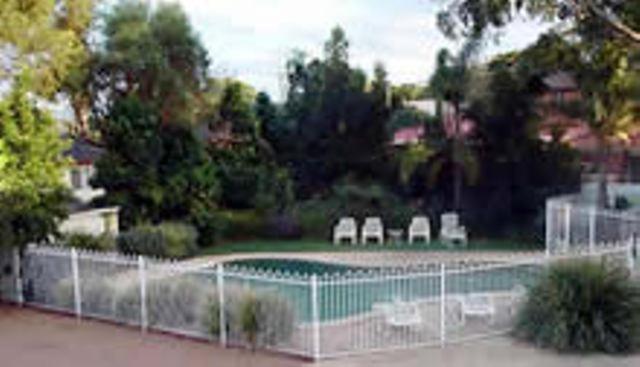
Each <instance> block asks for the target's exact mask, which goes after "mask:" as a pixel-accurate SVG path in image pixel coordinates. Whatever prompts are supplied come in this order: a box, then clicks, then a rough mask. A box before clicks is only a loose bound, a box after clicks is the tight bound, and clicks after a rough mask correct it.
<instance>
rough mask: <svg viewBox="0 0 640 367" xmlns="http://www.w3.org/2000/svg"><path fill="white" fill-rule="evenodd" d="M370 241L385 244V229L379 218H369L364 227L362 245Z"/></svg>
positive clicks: (366, 219)
mask: <svg viewBox="0 0 640 367" xmlns="http://www.w3.org/2000/svg"><path fill="white" fill-rule="evenodd" d="M370 239H374V240H376V241H377V242H378V243H380V244H383V243H384V227H383V225H382V219H380V218H378V217H367V218H365V220H364V224H363V225H362V237H361V240H362V243H363V244H366V243H367V241H368V240H370Z"/></svg>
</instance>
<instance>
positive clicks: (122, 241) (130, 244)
mask: <svg viewBox="0 0 640 367" xmlns="http://www.w3.org/2000/svg"><path fill="white" fill-rule="evenodd" d="M117 244H118V250H120V252H123V253H125V254H136V255H151V256H164V252H165V251H164V240H163V238H162V232H160V230H158V228H157V227H155V226H151V225H141V226H137V227H135V228H132V229H130V230H128V231H126V232H124V233H121V234H120V235H119V236H118V239H117Z"/></svg>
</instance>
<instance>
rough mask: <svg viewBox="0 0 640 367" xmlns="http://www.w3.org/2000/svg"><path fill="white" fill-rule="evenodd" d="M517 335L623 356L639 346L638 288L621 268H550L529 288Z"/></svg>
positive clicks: (600, 265)
mask: <svg viewBox="0 0 640 367" xmlns="http://www.w3.org/2000/svg"><path fill="white" fill-rule="evenodd" d="M529 295H530V296H529V298H528V299H527V301H526V302H525V304H524V305H523V307H522V308H521V310H520V312H519V314H518V318H517V321H516V328H515V334H516V336H518V337H520V338H523V339H525V340H528V341H531V342H532V343H534V344H536V345H538V346H541V347H549V348H554V349H557V350H560V351H586V352H594V351H600V352H607V353H624V352H629V351H632V350H634V349H636V348H637V347H638V346H640V288H639V286H638V284H636V283H634V282H633V281H632V280H631V279H630V278H629V275H628V273H627V272H626V271H625V270H624V269H623V268H620V267H614V266H611V265H607V264H605V263H594V262H587V261H579V262H566V263H559V264H554V265H552V266H551V267H550V268H549V269H548V270H547V272H546V273H545V274H544V275H543V276H542V278H541V279H540V280H539V282H538V283H537V284H536V285H535V286H534V287H533V288H532V289H531V290H530V292H529Z"/></svg>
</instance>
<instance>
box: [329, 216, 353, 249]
mask: <svg viewBox="0 0 640 367" xmlns="http://www.w3.org/2000/svg"><path fill="white" fill-rule="evenodd" d="M343 240H349V242H350V243H351V244H356V243H358V225H357V224H356V220H355V219H354V218H352V217H344V218H340V221H338V224H336V226H335V227H333V243H334V244H336V245H339V244H340V243H341V242H342V241H343Z"/></svg>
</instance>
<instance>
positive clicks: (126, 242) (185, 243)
mask: <svg viewBox="0 0 640 367" xmlns="http://www.w3.org/2000/svg"><path fill="white" fill-rule="evenodd" d="M197 240H198V232H197V230H196V229H195V228H194V227H192V226H190V225H188V224H184V223H178V222H165V223H161V224H159V225H157V226H152V225H142V226H138V227H135V228H133V229H131V230H129V231H127V232H125V233H122V234H120V236H118V241H117V243H118V249H119V250H120V251H121V252H124V253H127V254H137V255H147V256H157V257H171V258H183V257H187V256H190V255H193V254H194V253H195V252H196V250H197Z"/></svg>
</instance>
